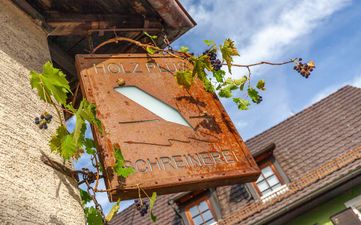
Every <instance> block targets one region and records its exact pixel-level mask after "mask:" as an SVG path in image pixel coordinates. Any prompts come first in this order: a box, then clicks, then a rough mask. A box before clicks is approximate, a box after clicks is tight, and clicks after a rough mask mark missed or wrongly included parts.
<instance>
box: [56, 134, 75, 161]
mask: <svg viewBox="0 0 361 225" xmlns="http://www.w3.org/2000/svg"><path fill="white" fill-rule="evenodd" d="M77 150H78V148H77V146H76V145H75V142H74V139H73V136H72V135H70V134H68V135H66V136H65V138H64V140H63V142H62V143H61V152H60V155H61V156H62V157H63V158H64V159H66V160H68V159H70V158H71V157H73V156H74V155H75V154H76V152H77Z"/></svg>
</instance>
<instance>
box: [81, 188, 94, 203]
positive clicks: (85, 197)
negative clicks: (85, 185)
mask: <svg viewBox="0 0 361 225" xmlns="http://www.w3.org/2000/svg"><path fill="white" fill-rule="evenodd" d="M79 190H80V198H81V204H82V205H83V206H84V205H85V204H87V203H88V202H90V201H91V200H92V197H91V196H90V195H89V193H88V192H86V191H84V190H82V189H79Z"/></svg>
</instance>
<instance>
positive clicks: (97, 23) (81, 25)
mask: <svg viewBox="0 0 361 225" xmlns="http://www.w3.org/2000/svg"><path fill="white" fill-rule="evenodd" d="M45 14H46V22H47V24H48V25H49V26H50V27H51V28H52V29H53V30H52V31H51V32H50V34H49V35H51V36H65V35H87V34H89V32H91V31H93V30H99V31H112V30H114V29H117V30H121V29H123V30H124V31H128V30H126V29H130V30H129V31H134V30H133V29H161V27H162V24H161V22H160V21H159V20H157V19H152V18H150V19H144V18H143V17H142V16H140V15H119V14H106V15H104V14H68V13H67V14H64V13H59V12H46V13H45Z"/></svg>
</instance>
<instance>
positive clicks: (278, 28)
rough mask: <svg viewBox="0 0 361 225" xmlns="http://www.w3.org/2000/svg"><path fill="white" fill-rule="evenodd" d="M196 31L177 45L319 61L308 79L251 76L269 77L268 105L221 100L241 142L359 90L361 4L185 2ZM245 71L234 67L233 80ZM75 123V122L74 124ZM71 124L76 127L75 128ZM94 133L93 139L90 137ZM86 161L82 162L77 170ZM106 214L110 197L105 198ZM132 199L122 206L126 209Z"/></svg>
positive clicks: (261, 70)
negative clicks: (344, 90)
mask: <svg viewBox="0 0 361 225" xmlns="http://www.w3.org/2000/svg"><path fill="white" fill-rule="evenodd" d="M180 2H181V3H182V4H183V6H184V7H185V8H186V9H187V11H188V12H189V13H190V15H191V16H192V17H193V18H194V19H195V21H196V22H197V24H198V25H197V26H196V27H195V28H193V29H192V30H190V31H189V32H188V33H187V34H185V35H183V36H182V37H181V38H179V39H178V40H177V41H176V42H175V43H173V46H174V47H179V46H182V45H185V46H189V47H190V49H191V51H193V52H195V53H201V52H203V51H204V50H205V49H206V46H205V44H203V40H205V39H211V40H214V41H216V42H217V43H218V44H220V43H222V41H223V40H224V39H225V38H232V39H233V40H235V42H236V45H237V47H238V49H239V52H240V54H241V56H240V57H238V58H237V59H236V62H238V63H253V62H258V61H263V60H267V61H284V60H288V59H289V58H293V57H302V58H304V59H305V60H308V59H313V60H314V61H315V62H316V70H314V72H313V73H312V75H311V77H310V78H309V79H305V78H303V77H301V76H300V75H299V74H297V73H296V72H295V71H293V70H292V67H293V66H292V65H288V66H283V67H269V66H260V67H258V68H255V69H254V70H253V79H254V80H258V79H264V80H265V81H266V88H267V90H266V91H265V92H264V94H263V102H262V103H261V104H259V105H252V106H251V108H250V110H248V111H239V110H238V109H237V107H236V106H235V105H234V103H233V102H232V101H229V100H222V103H223V104H224V106H225V108H226V110H227V112H228V113H229V114H230V116H231V118H232V120H233V122H234V124H235V125H236V127H237V129H238V130H239V132H240V134H241V136H242V137H243V139H245V140H246V139H249V138H251V137H252V136H254V135H257V134H258V133H260V132H262V131H264V130H266V129H268V128H270V127H272V126H274V125H276V124H277V123H279V122H281V121H283V120H284V119H286V118H288V117H290V116H292V115H293V114H295V113H297V112H299V111H301V110H303V109H305V108H306V107H308V106H310V105H311V104H313V103H315V102H317V101H318V100H320V99H322V98H324V97H326V96H327V95H329V94H331V93H332V92H334V91H336V90H337V89H339V88H341V87H342V86H344V85H347V84H349V85H353V86H356V87H361V51H360V50H361V2H360V1H357V0H354V1H350V0H298V1H288V0H269V1H264V0H253V1H246V0H200V1H195V0H180ZM244 74H245V71H242V70H234V72H233V75H232V76H234V77H239V76H243V75H244ZM69 123H70V124H72V123H73V121H72V120H71V121H69ZM70 126H71V125H70ZM88 135H90V134H89V133H88ZM86 162H87V161H86V159H81V160H80V161H79V162H77V163H76V167H77V168H81V167H83V165H85V164H86ZM99 199H100V202H101V203H102V205H103V207H104V209H105V211H106V212H107V211H108V210H109V209H110V204H109V203H108V201H107V197H106V195H105V194H101V195H100V196H99ZM130 203H131V202H129V201H126V202H124V203H122V204H121V209H124V208H125V207H127V206H128V205H129V204H130Z"/></svg>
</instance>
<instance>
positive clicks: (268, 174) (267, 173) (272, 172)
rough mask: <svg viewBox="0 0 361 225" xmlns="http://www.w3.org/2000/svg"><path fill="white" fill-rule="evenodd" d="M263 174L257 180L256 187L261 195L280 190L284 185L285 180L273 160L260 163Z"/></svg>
mask: <svg viewBox="0 0 361 225" xmlns="http://www.w3.org/2000/svg"><path fill="white" fill-rule="evenodd" d="M260 168H261V175H260V176H259V178H258V180H257V181H256V182H255V187H256V189H257V191H258V193H259V194H260V195H261V196H264V195H267V194H270V193H272V192H273V191H275V190H278V189H279V188H280V187H281V186H282V185H283V183H284V182H283V180H282V178H281V176H280V175H279V173H278V172H277V170H276V169H275V167H274V165H273V164H272V162H271V161H267V162H265V163H263V164H261V165H260Z"/></svg>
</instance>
